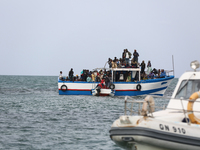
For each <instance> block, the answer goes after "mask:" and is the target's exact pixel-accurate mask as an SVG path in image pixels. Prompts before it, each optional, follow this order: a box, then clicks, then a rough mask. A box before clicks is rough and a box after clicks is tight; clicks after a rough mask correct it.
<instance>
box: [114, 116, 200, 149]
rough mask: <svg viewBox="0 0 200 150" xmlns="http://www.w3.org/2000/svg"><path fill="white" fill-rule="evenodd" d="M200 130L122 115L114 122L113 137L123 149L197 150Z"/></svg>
mask: <svg viewBox="0 0 200 150" xmlns="http://www.w3.org/2000/svg"><path fill="white" fill-rule="evenodd" d="M127 119H128V121H127ZM124 120H125V121H124ZM124 122H125V123H124ZM198 131H200V127H199V126H197V125H191V126H188V125H187V123H182V122H179V123H178V122H175V121H174V122H173V121H172V122H169V121H168V122H166V121H164V120H158V119H153V118H148V117H143V116H141V117H139V116H129V117H128V118H127V116H122V117H120V119H118V120H116V121H115V122H114V123H113V125H112V128H111V130H110V138H111V139H112V140H113V141H114V142H115V143H116V144H117V145H119V146H120V147H122V148H124V149H136V148H137V150H140V149H141V150H143V149H145V147H148V148H147V149H168V150H169V149H173V150H178V149H192V150H198V149H199V147H200V136H199V134H198Z"/></svg>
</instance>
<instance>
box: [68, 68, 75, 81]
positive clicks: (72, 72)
mask: <svg viewBox="0 0 200 150" xmlns="http://www.w3.org/2000/svg"><path fill="white" fill-rule="evenodd" d="M73 77H74V71H73V68H71V70H70V71H69V80H70V81H73Z"/></svg>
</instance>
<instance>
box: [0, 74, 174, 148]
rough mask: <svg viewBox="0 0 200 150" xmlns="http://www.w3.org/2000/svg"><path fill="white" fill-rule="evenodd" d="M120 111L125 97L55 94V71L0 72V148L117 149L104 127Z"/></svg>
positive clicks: (107, 126)
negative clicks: (52, 73) (29, 73)
mask: <svg viewBox="0 0 200 150" xmlns="http://www.w3.org/2000/svg"><path fill="white" fill-rule="evenodd" d="M177 81H178V80H177V79H174V80H173V81H172V82H171V84H170V86H169V87H168V89H167V91H166V93H165V96H171V95H172V92H173V90H174V88H175V85H176V83H177ZM143 98H144V97H135V99H137V100H141V99H143ZM155 101H156V103H158V104H159V105H160V106H162V105H166V104H167V103H168V99H165V100H163V99H160V98H155ZM123 114H124V97H114V98H113V97H92V96H66V95H64V96H60V95H58V90H57V77H53V76H47V77H46V76H0V149H12V150H15V149H16V150H18V149H66V150H75V149H80V150H90V149H95V150H121V148H119V147H118V146H117V145H115V143H114V142H112V140H111V139H110V137H109V130H110V127H111V125H112V123H113V122H114V120H116V119H118V118H119V116H120V115H123Z"/></svg>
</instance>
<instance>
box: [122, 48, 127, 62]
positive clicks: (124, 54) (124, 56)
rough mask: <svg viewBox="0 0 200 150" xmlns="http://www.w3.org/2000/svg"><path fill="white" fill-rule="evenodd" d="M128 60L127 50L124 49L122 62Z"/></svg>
mask: <svg viewBox="0 0 200 150" xmlns="http://www.w3.org/2000/svg"><path fill="white" fill-rule="evenodd" d="M125 58H126V49H124V52H123V53H122V62H124V61H125Z"/></svg>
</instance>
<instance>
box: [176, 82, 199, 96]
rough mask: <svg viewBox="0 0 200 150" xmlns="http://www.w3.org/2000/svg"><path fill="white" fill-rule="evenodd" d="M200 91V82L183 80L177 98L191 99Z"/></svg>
mask: <svg viewBox="0 0 200 150" xmlns="http://www.w3.org/2000/svg"><path fill="white" fill-rule="evenodd" d="M199 90H200V80H189V81H188V82H187V81H186V80H183V81H182V83H181V85H180V87H179V89H178V92H177V94H176V96H175V98H177V99H179V98H181V97H183V98H184V99H189V97H190V96H191V95H192V94H193V93H194V92H197V91H199Z"/></svg>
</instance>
